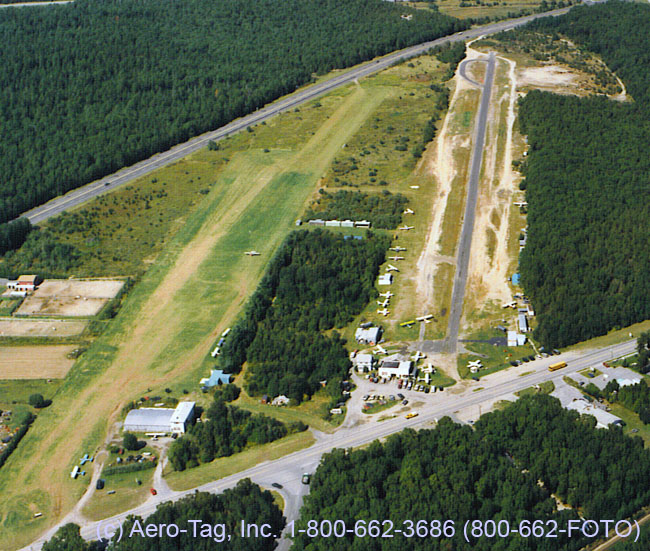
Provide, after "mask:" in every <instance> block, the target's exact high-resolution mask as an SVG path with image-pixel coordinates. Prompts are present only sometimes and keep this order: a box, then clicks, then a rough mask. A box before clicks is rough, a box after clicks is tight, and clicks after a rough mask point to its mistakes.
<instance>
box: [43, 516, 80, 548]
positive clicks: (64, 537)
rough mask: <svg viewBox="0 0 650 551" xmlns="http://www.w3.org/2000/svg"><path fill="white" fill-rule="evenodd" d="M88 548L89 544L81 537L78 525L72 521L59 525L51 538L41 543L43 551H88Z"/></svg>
mask: <svg viewBox="0 0 650 551" xmlns="http://www.w3.org/2000/svg"><path fill="white" fill-rule="evenodd" d="M90 549H91V548H90V546H89V544H88V543H87V542H86V541H85V540H84V539H83V538H82V537H81V533H80V528H79V526H77V525H76V524H73V523H69V524H66V525H64V526H61V528H59V529H58V530H57V532H56V534H54V536H52V539H51V540H49V541H47V542H45V544H44V545H43V551H90Z"/></svg>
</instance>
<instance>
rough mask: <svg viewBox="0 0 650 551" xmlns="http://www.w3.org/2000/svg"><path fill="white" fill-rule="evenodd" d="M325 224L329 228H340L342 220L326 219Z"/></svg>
mask: <svg viewBox="0 0 650 551" xmlns="http://www.w3.org/2000/svg"><path fill="white" fill-rule="evenodd" d="M325 226H327V227H328V228H340V227H341V221H340V220H326V221H325Z"/></svg>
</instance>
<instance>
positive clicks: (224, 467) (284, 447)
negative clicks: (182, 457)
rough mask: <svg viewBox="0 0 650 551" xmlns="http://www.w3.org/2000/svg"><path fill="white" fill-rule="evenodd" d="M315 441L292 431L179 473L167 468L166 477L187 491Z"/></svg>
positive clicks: (171, 483) (173, 484)
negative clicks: (279, 437)
mask: <svg viewBox="0 0 650 551" xmlns="http://www.w3.org/2000/svg"><path fill="white" fill-rule="evenodd" d="M314 442H315V439H314V437H313V436H312V434H311V432H309V431H305V432H299V433H296V434H290V435H289V436H285V437H284V438H281V439H280V440H276V441H275V442H270V443H269V444H264V445H262V446H254V447H252V448H250V449H248V450H245V451H243V452H241V453H238V454H236V455H231V456H230V457H221V458H219V459H215V460H214V461H212V462H211V463H203V464H202V465H199V466H198V467H195V468H193V469H188V470H186V471H182V472H176V471H172V470H171V469H170V468H169V467H168V469H169V470H168V471H167V472H166V473H165V479H166V480H167V483H168V484H169V486H170V488H172V489H173V490H187V489H188V488H193V487H194V486H198V485H199V484H203V483H205V482H208V481H210V480H218V479H219V478H223V477H225V476H229V475H231V474H234V473H237V472H239V471H243V470H245V469H249V468H251V467H253V466H255V465H257V464H258V463H261V462H263V461H270V460H273V459H277V458H278V457H282V456H283V455H287V454H289V453H293V452H296V451H298V450H302V449H304V448H308V447H309V446H311V445H312V444H313V443H314Z"/></svg>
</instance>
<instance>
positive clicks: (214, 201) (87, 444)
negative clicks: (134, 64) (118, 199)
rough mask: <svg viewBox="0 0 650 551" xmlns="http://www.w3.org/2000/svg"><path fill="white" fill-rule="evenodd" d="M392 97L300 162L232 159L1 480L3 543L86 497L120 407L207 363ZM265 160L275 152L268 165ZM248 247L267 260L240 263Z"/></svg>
mask: <svg viewBox="0 0 650 551" xmlns="http://www.w3.org/2000/svg"><path fill="white" fill-rule="evenodd" d="M385 93H386V92H385V91H382V90H381V89H378V90H368V91H366V90H363V89H361V88H357V90H355V92H354V93H353V94H351V95H350V96H349V97H347V98H345V99H343V101H342V103H341V106H340V107H339V108H338V109H337V110H336V111H335V112H334V114H333V115H332V116H331V117H329V118H328V119H327V120H326V121H325V122H324V123H323V124H322V125H321V127H320V128H319V130H318V131H317V132H316V133H315V134H314V135H313V136H312V137H311V138H310V139H309V140H308V141H307V143H306V144H305V145H304V146H303V147H302V149H301V150H300V151H298V152H297V153H294V154H291V153H287V152H276V153H272V152H269V153H264V152H263V151H253V152H249V153H246V154H245V157H236V156H234V157H233V159H232V162H233V163H234V164H233V165H232V166H231V167H230V169H232V170H226V171H225V172H224V174H223V177H221V178H219V180H218V182H217V184H216V185H215V186H213V188H212V190H211V191H210V193H209V194H208V195H206V196H205V198H204V200H203V202H202V203H201V205H200V206H199V208H198V209H197V210H196V211H195V213H194V214H192V215H191V216H190V217H189V218H188V221H187V223H186V224H185V225H184V226H183V228H181V230H179V232H178V233H177V234H176V236H175V237H174V238H173V240H172V241H171V242H170V243H169V246H168V247H166V248H165V250H164V251H163V253H162V254H161V256H160V257H159V259H158V260H157V261H156V262H155V263H154V265H153V266H152V267H151V269H150V270H149V271H148V272H147V274H146V275H145V276H144V277H143V279H142V281H141V282H140V283H139V284H138V285H137V286H136V287H135V288H134V290H133V291H132V293H131V295H130V296H129V298H128V299H127V301H126V303H125V305H124V307H123V309H122V310H121V311H120V313H119V315H118V316H117V318H116V319H115V320H114V322H113V323H112V324H110V325H109V327H108V328H107V330H106V332H105V333H104V334H103V335H102V336H101V337H100V338H99V339H98V340H97V341H95V343H93V345H92V346H91V348H90V349H89V350H88V352H87V353H86V354H84V356H82V358H81V359H80V361H79V362H78V363H77V364H76V365H75V366H74V367H73V369H72V370H71V372H70V373H69V376H68V378H67V379H66V382H65V384H64V385H63V386H62V388H61V390H60V392H59V393H58V394H57V399H56V401H55V403H53V404H52V406H50V408H47V409H46V410H45V411H44V412H43V414H42V416H41V417H39V419H38V420H37V421H36V423H35V424H34V426H33V427H32V429H30V431H29V432H28V434H27V436H26V437H25V439H24V440H23V442H22V443H21V446H19V448H18V449H17V450H16V452H15V453H14V454H13V455H12V457H11V458H10V460H9V461H8V462H7V464H5V466H4V467H3V469H2V471H0V491H2V493H3V496H4V497H5V499H3V504H2V505H0V515H1V517H0V525H3V528H7V529H6V530H3V534H4V535H3V536H2V544H3V545H10V546H11V547H19V546H21V545H24V544H26V543H28V542H29V541H31V540H32V539H33V538H34V536H35V535H37V534H38V532H40V531H41V530H42V529H44V528H45V526H44V523H41V524H39V525H38V526H28V525H27V523H28V521H29V520H30V516H29V515H26V514H23V515H21V516H20V518H16V517H15V516H12V518H13V521H12V522H11V526H8V525H7V523H6V521H7V518H8V515H9V514H10V512H11V511H12V509H13V508H12V505H11V503H12V501H13V500H14V499H15V498H17V497H20V496H23V495H24V493H25V492H26V489H28V488H31V489H34V488H38V489H39V496H40V497H39V501H41V502H46V501H47V502H49V504H50V506H49V507H48V508H47V509H46V510H44V511H40V512H42V513H43V514H44V516H45V517H46V519H45V520H46V521H47V524H51V523H53V522H54V521H55V520H57V518H60V517H61V515H63V514H65V513H66V512H67V511H69V510H70V509H71V508H72V506H73V504H74V502H75V501H76V500H77V499H78V498H79V497H80V495H81V494H82V492H83V491H84V490H85V487H84V484H83V482H80V481H73V480H71V479H70V477H69V471H70V469H71V468H72V466H73V465H74V464H75V462H76V460H77V459H78V457H80V456H81V454H83V453H85V452H86V451H87V452H89V453H92V452H93V451H94V450H95V449H96V448H97V446H98V444H99V443H100V442H101V441H102V439H103V437H104V435H105V433H106V430H107V427H108V426H109V425H110V424H111V423H112V422H114V421H116V420H117V419H118V418H119V414H120V411H121V408H122V406H123V405H124V404H125V403H126V402H127V401H128V400H129V399H132V398H134V397H137V396H139V395H142V394H143V393H146V391H147V388H150V387H154V386H156V385H160V384H164V383H166V382H168V381H169V382H172V381H173V380H175V379H176V378H179V377H186V376H187V372H188V370H192V369H197V367H198V366H200V365H201V361H202V360H203V358H204V357H205V355H206V354H207V353H208V351H209V347H210V346H211V343H212V341H213V340H214V338H216V335H217V334H218V333H219V332H220V331H221V330H223V328H224V327H225V326H226V325H227V324H229V323H231V322H232V320H233V319H234V318H235V316H236V314H237V312H238V310H239V307H240V306H241V304H242V303H243V302H244V301H245V298H246V297H247V296H249V295H250V293H252V291H253V290H254V288H255V285H256V284H257V282H258V281H259V278H260V276H261V274H262V273H263V271H264V262H266V261H267V260H268V259H269V258H270V256H271V254H272V252H273V251H274V250H275V248H276V247H277V246H278V245H279V244H280V243H281V241H282V239H283V238H284V237H285V235H286V234H287V233H288V231H290V229H291V227H292V226H293V220H295V219H296V218H297V217H298V216H299V214H300V212H301V209H302V207H303V205H304V203H305V202H306V199H307V197H308V195H309V193H310V192H311V191H313V188H314V186H315V185H316V182H317V180H318V178H319V176H320V175H321V173H322V172H323V171H324V170H325V168H326V167H327V166H328V164H329V163H330V162H331V159H332V157H333V155H334V153H335V152H336V151H338V150H339V149H340V148H341V147H342V146H343V144H344V143H345V141H346V140H347V139H348V138H349V137H350V136H351V135H352V134H353V133H354V132H355V131H356V130H357V129H358V127H359V126H360V125H361V124H362V123H363V121H364V120H365V119H366V118H367V117H368V116H369V115H370V114H371V113H372V112H373V110H374V109H375V107H376V106H377V105H379V103H380V102H381V101H382V99H383V97H384V94H385ZM269 154H271V155H276V157H275V158H273V157H272V158H271V161H272V162H270V163H269V161H268V158H267V157H266V156H267V155H269ZM238 169H242V170H243V175H242V174H240V173H239V172H238ZM252 243H255V247H256V249H257V250H260V252H262V253H263V256H262V257H261V258H259V257H254V258H249V257H246V256H244V254H243V252H244V250H246V249H247V246H249V245H252ZM233 295H235V301H234V302H233ZM199 376H200V374H199V373H197V377H199ZM197 383H198V379H197ZM210 476H212V475H210ZM47 494H49V497H48V495H47ZM21 499H22V498H21ZM53 504H56V506H53Z"/></svg>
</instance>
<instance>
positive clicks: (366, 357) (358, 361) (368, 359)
mask: <svg viewBox="0 0 650 551" xmlns="http://www.w3.org/2000/svg"><path fill="white" fill-rule="evenodd" d="M354 363H355V365H356V367H357V371H359V372H361V373H364V372H366V371H372V368H373V366H374V364H375V357H374V356H373V355H372V354H357V356H356V358H355V359H354Z"/></svg>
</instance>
